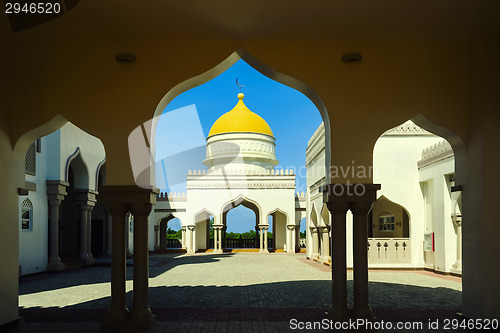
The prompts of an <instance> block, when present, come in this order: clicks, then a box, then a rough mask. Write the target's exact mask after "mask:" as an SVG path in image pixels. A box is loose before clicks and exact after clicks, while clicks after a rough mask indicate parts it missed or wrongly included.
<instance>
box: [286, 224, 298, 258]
mask: <svg viewBox="0 0 500 333" xmlns="http://www.w3.org/2000/svg"><path fill="white" fill-rule="evenodd" d="M286 227H287V229H288V235H289V237H287V238H288V241H287V246H286V247H287V251H286V252H288V253H295V236H296V233H295V224H289V225H287V226H286Z"/></svg>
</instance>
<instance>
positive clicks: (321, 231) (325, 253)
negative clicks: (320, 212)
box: [318, 225, 330, 262]
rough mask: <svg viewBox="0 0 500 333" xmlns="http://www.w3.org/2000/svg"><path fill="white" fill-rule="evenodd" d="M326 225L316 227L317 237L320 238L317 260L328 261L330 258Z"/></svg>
mask: <svg viewBox="0 0 500 333" xmlns="http://www.w3.org/2000/svg"><path fill="white" fill-rule="evenodd" d="M329 231H330V230H328V226H326V225H323V226H320V227H318V239H321V245H322V246H321V253H320V256H319V261H321V262H329V259H330V235H329Z"/></svg>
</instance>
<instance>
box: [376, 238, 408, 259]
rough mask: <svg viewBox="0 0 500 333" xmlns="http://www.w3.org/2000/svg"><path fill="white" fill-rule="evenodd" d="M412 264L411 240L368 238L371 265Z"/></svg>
mask: <svg viewBox="0 0 500 333" xmlns="http://www.w3.org/2000/svg"><path fill="white" fill-rule="evenodd" d="M409 262H411V252H410V238H368V263H369V264H392V263H394V264H396V263H409Z"/></svg>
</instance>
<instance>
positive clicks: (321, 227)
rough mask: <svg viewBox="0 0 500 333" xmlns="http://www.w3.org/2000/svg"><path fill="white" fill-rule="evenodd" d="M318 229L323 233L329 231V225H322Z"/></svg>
mask: <svg viewBox="0 0 500 333" xmlns="http://www.w3.org/2000/svg"><path fill="white" fill-rule="evenodd" d="M318 231H319V232H322V233H327V232H328V226H327V225H320V226H319V227H318Z"/></svg>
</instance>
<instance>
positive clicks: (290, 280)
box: [13, 253, 463, 332]
mask: <svg viewBox="0 0 500 333" xmlns="http://www.w3.org/2000/svg"><path fill="white" fill-rule="evenodd" d="M127 277H128V280H127V305H128V306H129V307H131V306H132V292H131V289H132V280H131V277H132V267H127ZM109 278H110V268H109V266H107V265H102V266H92V267H85V268H78V269H74V270H69V271H66V272H62V273H57V274H55V273H41V274H37V275H34V276H30V277H24V278H22V279H21V281H20V286H19V294H20V297H19V306H20V314H21V315H22V316H23V317H24V319H25V324H24V325H23V326H21V327H19V328H16V329H15V330H13V332H99V331H102V330H101V329H100V320H101V319H102V318H103V317H104V314H105V313H106V310H107V308H108V306H109V303H110V282H109ZM348 279H349V281H348V288H349V291H348V294H349V303H350V304H352V272H348ZM369 279H370V286H369V287H370V303H371V305H372V308H373V310H374V312H375V315H376V316H377V318H378V319H379V320H380V321H384V322H388V321H390V322H394V323H395V322H398V321H404V322H412V321H421V322H423V323H424V324H425V325H427V323H428V320H429V319H432V320H437V319H439V320H441V321H442V320H444V319H445V318H448V319H452V318H457V319H458V318H459V317H458V316H457V315H456V313H457V312H460V308H461V287H462V285H461V280H460V279H459V278H449V277H443V276H440V275H436V274H431V273H427V272H419V271H370V275H369ZM149 300H150V306H151V309H152V311H153V313H154V314H155V315H156V326H155V328H154V329H153V330H150V331H154V332H288V331H292V330H291V329H290V320H291V319H293V318H295V319H297V320H298V321H304V322H305V321H318V322H319V321H321V320H322V319H324V318H325V311H327V310H328V307H329V306H330V303H331V272H330V269H329V267H327V266H325V265H323V264H321V263H316V262H312V261H309V260H306V259H304V254H295V255H289V254H283V253H274V254H257V253H227V254H219V255H215V254H209V253H208V254H196V255H194V256H193V255H191V256H190V255H180V254H159V255H156V254H155V255H151V257H150V290H149ZM425 325H424V326H425ZM425 327H426V326H425ZM305 331H312V330H305ZM378 331H384V330H378ZM386 331H388V332H389V331H390V332H410V331H411V330H407V331H405V330H395V329H394V330H386ZM424 331H425V330H421V332H424ZM461 332H463V331H461Z"/></svg>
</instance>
